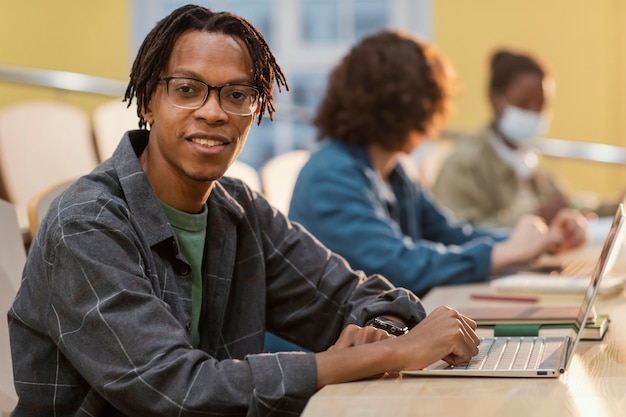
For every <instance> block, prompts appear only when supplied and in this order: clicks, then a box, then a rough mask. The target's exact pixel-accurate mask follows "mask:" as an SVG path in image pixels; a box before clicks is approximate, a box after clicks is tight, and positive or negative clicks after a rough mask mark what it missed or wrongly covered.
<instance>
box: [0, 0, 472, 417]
mask: <svg viewBox="0 0 626 417" xmlns="http://www.w3.org/2000/svg"><path fill="white" fill-rule="evenodd" d="M275 83H276V85H277V86H278V87H281V86H285V85H286V84H285V79H284V76H283V73H282V72H281V70H280V68H279V67H278V65H277V64H276V62H275V60H274V56H273V55H272V53H271V51H270V50H269V48H268V46H267V44H266V42H265V40H264V39H263V37H262V35H261V34H260V33H259V32H258V31H257V30H256V29H255V28H254V27H253V26H252V25H251V24H250V23H249V22H247V21H246V20H244V19H242V18H240V17H238V16H235V15H232V14H229V13H225V12H223V13H214V12H212V11H210V10H208V9H205V8H203V7H199V6H191V5H190V6H183V7H181V8H179V9H176V10H175V11H173V12H172V13H171V14H170V15H169V16H167V17H165V18H164V19H162V20H161V21H159V22H158V23H157V24H156V26H155V28H154V29H153V30H152V31H151V32H150V33H149V34H148V35H147V37H146V39H145V40H144V42H143V44H142V45H141V47H140V49H139V52H138V55H137V58H136V59H135V62H134V64H133V67H132V70H131V74H130V83H129V85H128V89H127V91H126V99H127V100H128V101H129V102H130V101H132V99H133V98H136V100H137V112H138V115H139V116H140V124H141V126H142V127H144V128H145V127H146V125H149V126H150V129H149V130H145V129H142V130H136V131H130V132H127V133H126V134H125V135H124V136H123V138H122V140H121V142H120V144H119V146H118V148H117V149H116V150H115V152H114V154H113V156H112V157H111V158H110V159H108V160H107V161H105V162H104V163H103V164H102V165H100V166H99V167H98V168H96V169H95V170H94V171H93V172H91V173H90V174H88V175H86V176H84V177H83V178H80V179H79V180H77V181H76V182H75V183H74V184H72V185H71V186H70V187H69V188H68V189H67V191H66V192H64V193H63V194H62V195H61V196H60V197H59V198H57V199H56V200H55V201H54V202H53V203H52V205H51V208H50V210H49V213H48V215H47V216H46V218H45V219H44V220H43V221H42V223H41V226H40V228H39V231H38V232H37V235H36V237H35V238H34V241H33V244H32V246H31V249H30V253H29V255H28V260H27V264H26V267H25V269H24V274H23V280H22V284H21V287H20V289H19V292H18V295H17V297H16V298H15V301H14V303H13V305H12V307H11V310H10V311H9V313H8V318H9V330H10V342H11V352H12V358H13V369H14V375H15V387H16V390H17V394H18V397H19V399H18V404H17V407H16V408H15V410H14V411H13V413H12V414H11V415H12V416H13V417H22V416H57V417H62V416H92V417H93V416H107V417H111V416H168V417H171V416H209V415H211V416H215V415H248V416H258V415H270V414H271V415H272V416H280V415H289V416H293V415H297V414H299V413H300V412H301V411H302V410H303V408H304V406H305V404H306V402H307V400H308V399H309V397H310V396H311V395H313V394H314V393H315V391H316V390H317V389H319V388H320V387H323V386H324V385H326V384H332V383H338V382H345V381H351V380H356V379H360V378H364V377H368V376H373V375H377V374H380V373H384V372H395V371H399V370H401V369H406V368H420V367H423V366H425V365H427V364H428V363H430V362H433V361H435V360H438V359H440V358H442V359H444V360H446V361H448V362H449V363H452V364H458V363H462V362H466V361H468V360H469V359H470V358H471V357H472V356H473V355H475V354H476V353H477V352H478V349H477V346H478V343H479V340H478V338H477V337H476V334H475V332H474V329H475V323H474V322H472V321H471V320H469V319H467V318H466V317H464V316H462V315H460V314H459V313H458V312H456V311H455V310H452V309H449V308H446V307H440V308H438V309H436V310H434V311H433V312H432V313H431V314H429V315H428V316H427V317H425V313H424V308H423V306H422V305H421V303H420V301H419V300H418V299H417V298H416V297H415V295H413V294H412V293H410V292H409V291H407V290H404V289H400V288H395V287H394V286H392V285H391V284H390V283H389V281H387V280H386V279H384V278H383V277H381V276H378V275H373V276H370V277H367V276H366V275H364V274H363V273H362V272H355V271H354V270H352V269H350V268H349V266H348V264H347V263H346V262H345V260H344V259H342V258H340V257H339V256H337V255H335V254H333V253H332V252H330V251H329V250H328V249H326V248H325V247H323V246H322V245H320V244H319V242H318V241H317V240H316V239H314V238H313V237H312V236H311V235H310V234H309V233H307V232H306V231H305V230H304V229H303V228H302V227H300V226H299V225H297V224H292V223H290V222H289V220H288V219H287V218H286V217H284V216H283V215H281V214H280V213H278V212H277V211H276V210H274V209H273V208H272V207H271V206H270V205H269V204H268V202H267V201H266V200H265V199H264V198H263V197H262V196H260V195H259V194H257V193H254V192H253V191H251V190H250V188H249V187H247V186H246V185H244V184H243V183H242V182H241V181H239V180H235V179H232V178H222V176H223V174H224V172H225V171H226V170H227V168H228V167H229V166H230V165H231V164H232V162H233V161H234V160H235V159H236V158H237V156H238V155H239V153H240V151H241V149H242V147H243V146H244V143H245V140H246V136H247V134H248V131H249V129H250V128H251V126H252V124H253V122H254V120H255V119H257V120H258V122H259V123H260V122H261V120H262V117H263V114H264V113H265V111H267V112H268V113H269V115H270V117H271V116H272V113H273V111H274V105H273V103H274V101H273V87H274V84H275ZM378 316H383V319H386V320H389V319H391V320H393V321H395V322H397V325H396V327H398V328H402V326H405V325H406V326H407V327H409V328H411V330H409V331H408V332H407V333H404V330H401V331H400V332H399V333H397V334H401V336H400V337H396V336H394V335H393V334H390V333H388V332H387V331H385V330H382V328H379V327H375V326H366V324H367V323H369V322H370V321H372V320H374V322H373V323H374V324H376V323H377V321H375V319H376V318H377V317H378ZM383 327H384V326H383ZM266 329H267V330H271V331H273V332H276V333H277V334H279V335H281V336H283V337H287V338H289V339H290V340H292V341H295V342H297V343H299V344H301V345H303V346H305V347H307V348H309V349H312V350H314V351H315V352H317V353H308V352H307V353H304V352H289V353H279V354H259V353H260V352H262V348H263V336H264V333H265V331H266ZM392 333H394V332H392Z"/></svg>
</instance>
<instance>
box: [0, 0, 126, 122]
mask: <svg viewBox="0 0 626 417" xmlns="http://www.w3.org/2000/svg"><path fill="white" fill-rule="evenodd" d="M1 2H2V7H1V12H0V39H2V41H1V42H0V64H3V65H15V66H22V67H33V68H43V69H52V70H59V71H70V72H78V73H83V74H88V75H94V76H99V77H106V78H112V79H119V80H123V81H124V80H127V79H128V74H129V72H130V58H129V50H130V48H129V36H130V35H129V33H130V31H129V21H130V13H129V11H130V6H129V4H128V1H127V0H98V1H95V0H94V1H91V0H90V1H84V0H54V1H49V0H21V1H14V0H1ZM30 98H49V99H61V100H63V101H66V102H68V103H70V104H75V105H79V106H81V107H83V108H84V109H85V110H86V111H91V110H92V109H93V108H94V107H95V106H96V105H97V104H99V103H101V102H102V101H104V100H107V99H111V97H107V96H99V95H90V94H84V93H80V92H62V91H58V90H52V89H47V88H40V87H34V86H26V85H19V84H12V83H6V82H5V83H3V82H0V106H3V105H7V104H11V103H15V102H18V101H21V100H24V99H30Z"/></svg>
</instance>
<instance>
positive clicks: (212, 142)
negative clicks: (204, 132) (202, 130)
mask: <svg viewBox="0 0 626 417" xmlns="http://www.w3.org/2000/svg"><path fill="white" fill-rule="evenodd" d="M189 140H190V141H191V142H193V143H197V144H198V145H202V146H206V147H209V148H210V147H213V146H220V145H226V142H225V141H221V140H216V139H206V138H190V139H189Z"/></svg>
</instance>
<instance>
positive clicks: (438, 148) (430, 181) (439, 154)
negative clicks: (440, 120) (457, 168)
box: [402, 138, 457, 188]
mask: <svg viewBox="0 0 626 417" xmlns="http://www.w3.org/2000/svg"><path fill="white" fill-rule="evenodd" d="M456 145H457V141H456V140H455V139H448V138H439V139H433V140H429V141H426V142H424V143H423V144H421V145H420V146H419V147H418V148H417V149H416V150H415V151H414V152H413V153H412V155H411V157H410V159H409V161H410V162H408V161H407V160H404V161H402V162H403V164H404V166H405V168H406V167H407V166H410V165H411V164H414V166H413V167H411V168H410V169H407V174H408V175H410V176H411V177H413V179H414V180H416V181H418V182H419V183H420V184H421V185H422V186H423V187H424V188H431V187H432V186H433V185H434V184H435V181H436V180H437V176H438V175H439V170H440V169H441V167H442V166H443V164H444V162H446V160H447V159H448V157H449V156H450V154H451V153H452V151H454V149H455V147H456Z"/></svg>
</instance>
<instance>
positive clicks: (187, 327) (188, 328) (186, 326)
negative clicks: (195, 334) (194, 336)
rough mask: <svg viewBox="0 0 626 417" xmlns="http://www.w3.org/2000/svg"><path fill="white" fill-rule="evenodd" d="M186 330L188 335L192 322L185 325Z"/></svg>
mask: <svg viewBox="0 0 626 417" xmlns="http://www.w3.org/2000/svg"><path fill="white" fill-rule="evenodd" d="M185 330H187V333H189V332H190V331H191V322H189V321H188V322H187V323H185Z"/></svg>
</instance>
